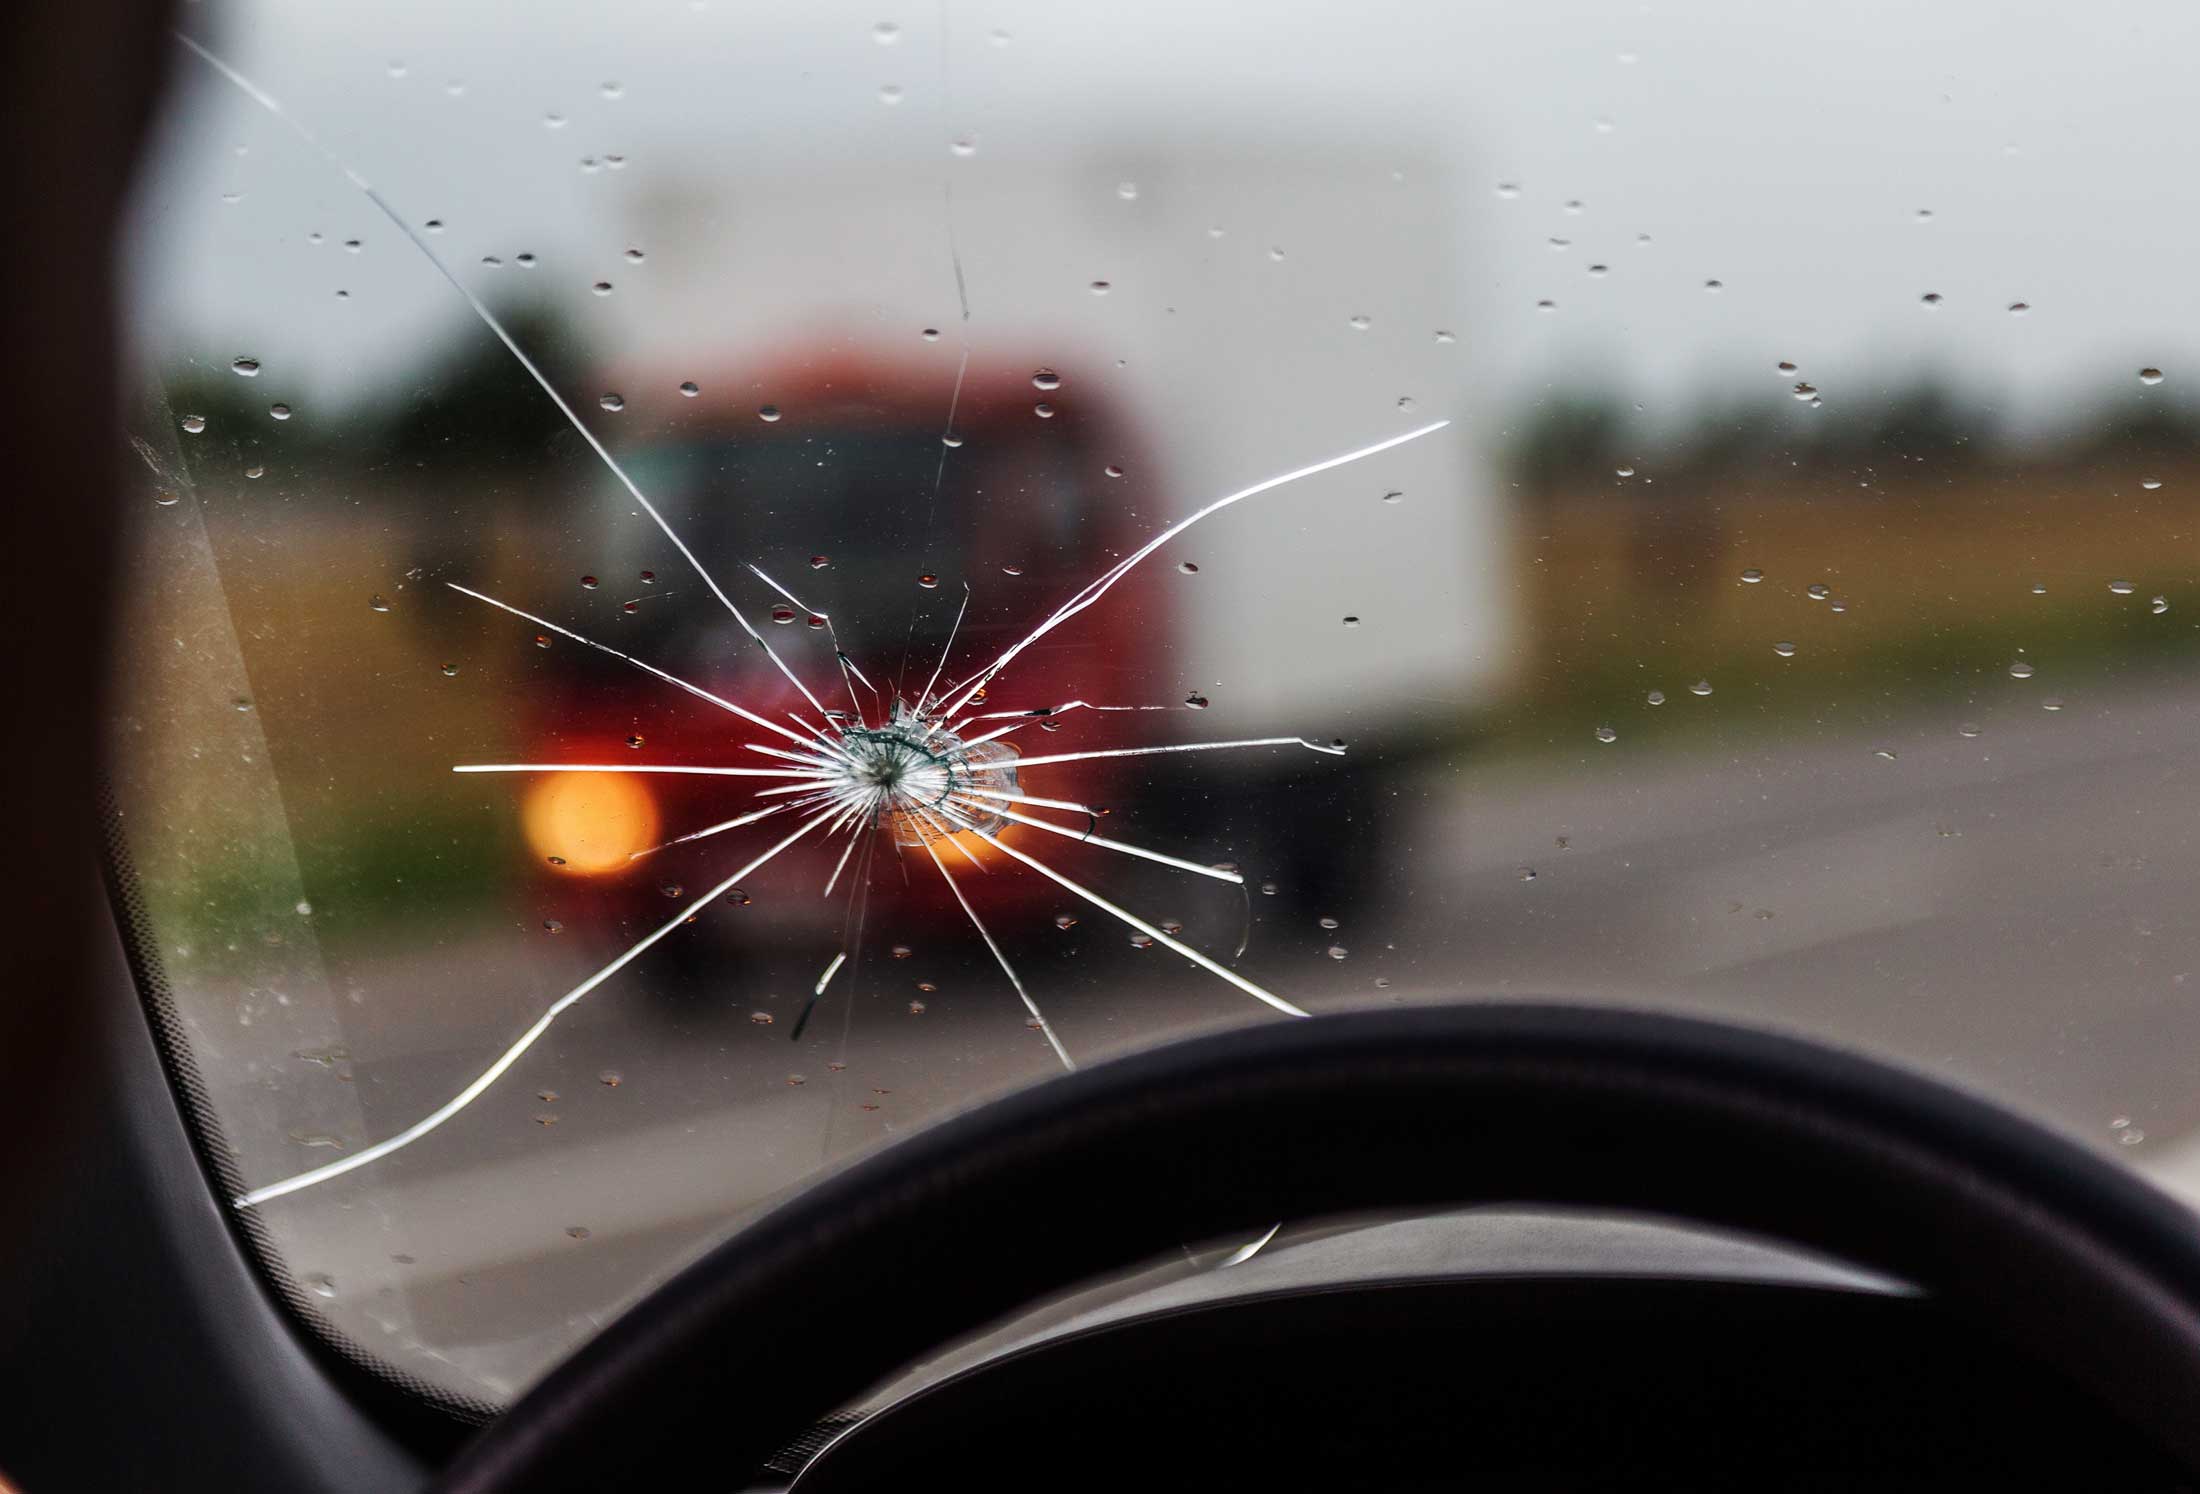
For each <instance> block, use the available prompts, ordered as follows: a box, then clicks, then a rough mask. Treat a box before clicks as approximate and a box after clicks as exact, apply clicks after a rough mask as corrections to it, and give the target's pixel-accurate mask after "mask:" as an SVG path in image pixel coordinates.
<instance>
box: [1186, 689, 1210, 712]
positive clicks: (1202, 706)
mask: <svg viewBox="0 0 2200 1494" xmlns="http://www.w3.org/2000/svg"><path fill="white" fill-rule="evenodd" d="M1184 704H1185V705H1186V706H1187V707H1189V708H1190V709H1192V710H1195V711H1204V710H1206V709H1207V697H1206V696H1204V695H1200V694H1197V693H1194V694H1191V695H1187V696H1185V697H1184Z"/></svg>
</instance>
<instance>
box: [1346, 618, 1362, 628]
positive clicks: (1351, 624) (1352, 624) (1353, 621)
mask: <svg viewBox="0 0 2200 1494" xmlns="http://www.w3.org/2000/svg"><path fill="white" fill-rule="evenodd" d="M1344 625H1345V626H1346V627H1348V628H1356V627H1358V626H1359V625H1360V620H1359V619H1358V618H1357V617H1349V616H1348V617H1346V618H1345V620H1344Z"/></svg>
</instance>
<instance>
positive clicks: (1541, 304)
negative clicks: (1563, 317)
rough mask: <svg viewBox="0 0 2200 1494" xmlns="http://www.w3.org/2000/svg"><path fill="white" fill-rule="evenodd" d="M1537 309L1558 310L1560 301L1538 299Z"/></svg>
mask: <svg viewBox="0 0 2200 1494" xmlns="http://www.w3.org/2000/svg"><path fill="white" fill-rule="evenodd" d="M1535 309H1536V310H1538V311H1556V310H1558V303H1557V302H1556V301H1538V302H1536V303H1535Z"/></svg>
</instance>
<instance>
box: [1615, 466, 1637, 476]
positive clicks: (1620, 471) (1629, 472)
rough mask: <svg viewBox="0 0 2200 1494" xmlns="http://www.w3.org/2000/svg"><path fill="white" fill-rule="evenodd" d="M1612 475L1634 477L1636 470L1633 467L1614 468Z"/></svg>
mask: <svg viewBox="0 0 2200 1494" xmlns="http://www.w3.org/2000/svg"><path fill="white" fill-rule="evenodd" d="M1612 474H1613V476H1615V477H1633V476H1634V475H1635V469H1634V468H1632V467H1614V468H1613V469H1612Z"/></svg>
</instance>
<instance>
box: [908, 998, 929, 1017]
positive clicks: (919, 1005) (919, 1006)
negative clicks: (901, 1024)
mask: <svg viewBox="0 0 2200 1494" xmlns="http://www.w3.org/2000/svg"><path fill="white" fill-rule="evenodd" d="M926 1010H927V1008H926V1006H925V1004H924V1003H923V1002H921V1001H912V1002H910V1003H909V1015H910V1016H912V1017H921V1016H923V1015H924V1014H925V1012H926Z"/></svg>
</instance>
